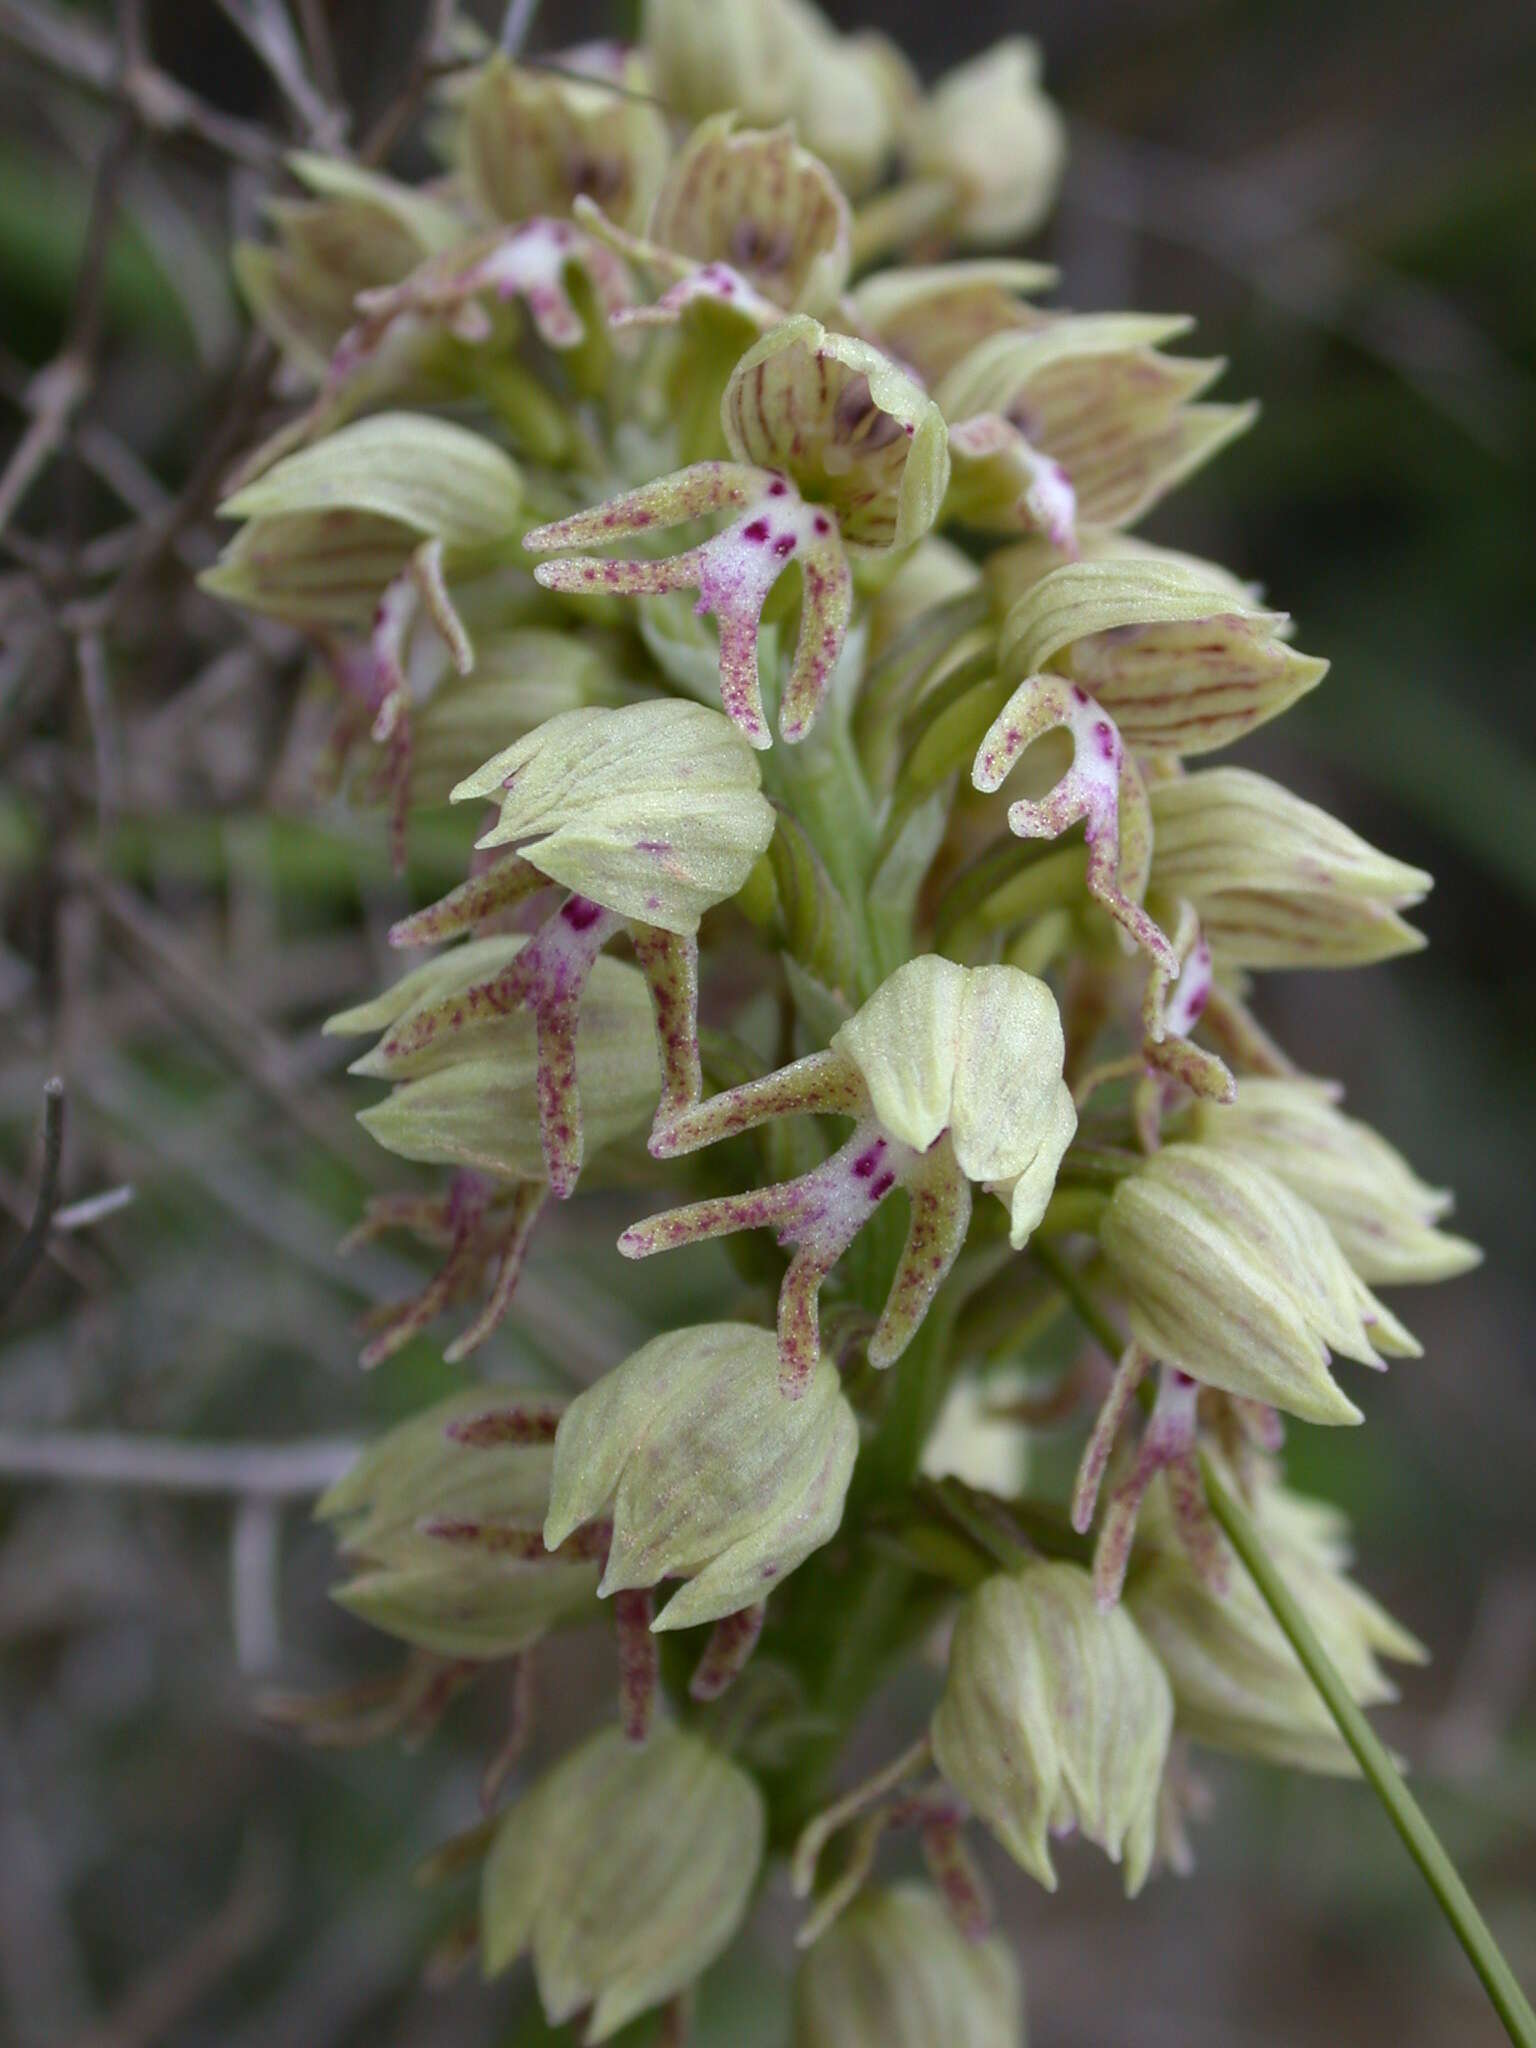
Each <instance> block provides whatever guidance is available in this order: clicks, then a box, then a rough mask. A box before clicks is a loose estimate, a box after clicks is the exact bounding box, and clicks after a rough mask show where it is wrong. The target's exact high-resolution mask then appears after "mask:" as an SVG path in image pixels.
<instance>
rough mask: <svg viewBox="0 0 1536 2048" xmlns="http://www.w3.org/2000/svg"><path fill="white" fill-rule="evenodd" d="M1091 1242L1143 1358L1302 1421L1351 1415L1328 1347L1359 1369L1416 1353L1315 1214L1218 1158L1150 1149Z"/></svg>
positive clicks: (1269, 1178)
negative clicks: (1119, 1295) (1114, 1284)
mask: <svg viewBox="0 0 1536 2048" xmlns="http://www.w3.org/2000/svg"><path fill="white" fill-rule="evenodd" d="M1099 1238H1100V1242H1101V1243H1102V1244H1103V1247H1104V1251H1105V1254H1106V1256H1107V1258H1108V1260H1109V1263H1110V1267H1111V1270H1112V1271H1113V1273H1114V1275H1115V1278H1116V1280H1117V1281H1118V1283H1119V1285H1120V1287H1121V1289H1122V1291H1123V1293H1124V1297H1125V1302H1126V1308H1127V1311H1128V1314H1129V1318H1130V1324H1131V1333H1132V1335H1133V1337H1134V1338H1135V1339H1136V1341H1137V1343H1138V1344H1140V1345H1141V1347H1142V1349H1143V1350H1144V1351H1145V1352H1147V1353H1149V1354H1150V1355H1151V1356H1152V1357H1153V1358H1156V1359H1159V1360H1161V1361H1162V1362H1163V1363H1164V1364H1165V1365H1169V1366H1173V1367H1176V1368H1177V1369H1178V1370H1179V1371H1181V1372H1184V1373H1187V1374H1188V1375H1189V1376H1190V1377H1191V1378H1193V1379H1196V1380H1202V1381H1204V1382H1205V1384H1206V1385H1208V1386H1212V1387H1220V1388H1222V1389H1224V1390H1225V1391H1226V1392H1227V1393H1229V1394H1237V1395H1240V1396H1246V1397H1247V1398H1248V1399H1250V1400H1255V1401H1262V1402H1266V1403H1268V1404H1269V1405H1271V1406H1273V1407H1276V1408H1284V1409H1286V1410H1287V1411H1288V1412H1289V1413H1290V1414H1292V1415H1299V1416H1300V1417H1301V1418H1302V1419H1303V1420H1304V1421H1307V1422H1358V1421H1359V1420H1360V1419H1361V1417H1360V1411H1359V1409H1358V1408H1356V1407H1355V1405H1354V1403H1353V1402H1352V1401H1349V1400H1347V1399H1346V1398H1345V1396H1344V1395H1343V1394H1342V1393H1341V1392H1340V1390H1339V1388H1338V1387H1337V1385H1336V1384H1335V1383H1334V1381H1333V1379H1332V1378H1331V1377H1330V1375H1329V1372H1328V1355H1329V1352H1330V1350H1332V1351H1334V1352H1337V1353H1338V1354H1340V1355H1341V1356H1342V1357H1345V1358H1353V1359H1356V1360H1358V1361H1360V1362H1361V1363H1362V1364H1366V1365H1380V1363H1381V1359H1380V1357H1379V1355H1378V1348H1379V1350H1380V1351H1386V1352H1391V1353H1395V1354H1397V1355H1404V1354H1409V1355H1411V1354H1412V1353H1414V1352H1415V1351H1416V1350H1417V1346H1416V1345H1415V1344H1414V1342H1413V1339H1412V1338H1411V1337H1410V1336H1409V1335H1408V1333H1407V1331H1406V1330H1404V1329H1403V1327H1402V1325H1401V1324H1400V1323H1399V1322H1398V1321H1397V1319H1396V1317H1394V1316H1393V1315H1391V1314H1390V1313H1389V1311H1388V1310H1387V1309H1386V1308H1384V1307H1383V1306H1382V1304H1381V1303H1380V1302H1379V1301H1377V1300H1376V1298H1375V1296H1374V1295H1373V1294H1371V1293H1370V1291H1369V1290H1368V1289H1367V1288H1366V1286H1365V1285H1364V1283H1363V1282H1362V1281H1361V1280H1360V1279H1359V1278H1358V1277H1357V1276H1356V1275H1355V1274H1354V1273H1353V1272H1352V1271H1351V1270H1350V1267H1349V1266H1348V1264H1347V1262H1346V1261H1345V1258H1344V1255H1343V1253H1342V1252H1341V1251H1340V1250H1339V1248H1338V1246H1337V1244H1335V1242H1334V1240H1333V1237H1332V1235H1331V1234H1330V1232H1329V1230H1328V1228H1327V1225H1326V1224H1325V1223H1324V1222H1323V1221H1322V1219H1321V1217H1319V1216H1318V1214H1317V1212H1316V1211H1315V1210H1313V1209H1310V1208H1309V1207H1308V1206H1307V1204H1306V1203H1305V1202H1303V1201H1301V1200H1300V1199H1299V1198H1298V1197H1297V1196H1296V1195H1293V1194H1292V1193H1291V1192H1290V1190H1289V1189H1288V1188H1286V1187H1285V1186H1283V1185H1282V1183H1281V1182H1280V1181H1278V1180H1276V1179H1275V1178H1274V1176H1273V1175H1272V1174H1269V1173H1266V1172H1265V1171H1264V1170H1263V1169H1262V1168H1260V1167H1257V1166H1250V1165H1248V1164H1247V1163H1246V1162H1244V1161H1242V1160H1240V1159H1238V1158H1236V1157H1234V1156H1233V1155H1232V1154H1231V1153H1229V1152H1225V1151H1213V1150H1212V1149H1211V1148H1209V1147H1207V1146H1203V1145H1166V1146H1164V1147H1163V1148H1162V1150H1161V1151H1159V1152H1157V1153H1155V1154H1154V1155H1153V1156H1152V1157H1151V1158H1150V1159H1148V1160H1147V1161H1146V1162H1145V1164H1144V1165H1143V1166H1141V1167H1140V1168H1139V1169H1138V1170H1137V1171H1136V1172H1135V1173H1133V1174H1131V1175H1130V1176H1129V1177H1128V1178H1126V1179H1125V1180H1123V1181H1121V1182H1120V1184H1119V1185H1118V1187H1117V1188H1116V1189H1115V1192H1114V1194H1113V1195H1112V1196H1111V1198H1110V1202H1109V1206H1108V1208H1107V1209H1106V1210H1105V1212H1104V1215H1103V1218H1102V1220H1101V1222H1100V1224H1099Z"/></svg>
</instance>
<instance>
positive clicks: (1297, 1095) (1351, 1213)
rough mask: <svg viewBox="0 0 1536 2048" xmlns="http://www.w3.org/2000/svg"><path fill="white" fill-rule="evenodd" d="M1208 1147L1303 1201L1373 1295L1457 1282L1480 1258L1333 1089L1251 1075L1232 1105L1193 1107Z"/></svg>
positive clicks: (1197, 1130)
mask: <svg viewBox="0 0 1536 2048" xmlns="http://www.w3.org/2000/svg"><path fill="white" fill-rule="evenodd" d="M1194 1134H1195V1136H1196V1137H1197V1138H1198V1139H1199V1141H1200V1143H1201V1144H1202V1145H1204V1146H1208V1147H1214V1148H1215V1149H1216V1150H1217V1151H1220V1152H1230V1153H1232V1154H1233V1155H1235V1156H1236V1157H1238V1158H1241V1159H1246V1160H1249V1161H1250V1162H1251V1163H1252V1164H1254V1165H1255V1166H1262V1167H1264V1168H1265V1169H1266V1170H1267V1171H1268V1172H1270V1173H1272V1174H1273V1175H1274V1176H1275V1178H1276V1179H1277V1180H1280V1181H1283V1182H1284V1183H1285V1185H1286V1186H1287V1187H1288V1188H1289V1189H1290V1190H1291V1191H1292V1193H1293V1194H1297V1195H1300V1196H1301V1198H1302V1199H1303V1201H1306V1202H1309V1203H1310V1204H1311V1206H1312V1207H1313V1208H1314V1209H1315V1210H1316V1211H1317V1213H1318V1214H1319V1215H1320V1216H1321V1217H1322V1219H1323V1221H1324V1222H1325V1223H1326V1224H1327V1225H1328V1228H1329V1229H1330V1230H1331V1231H1332V1232H1333V1235H1334V1237H1335V1239H1336V1240H1337V1242H1338V1246H1339V1249H1340V1250H1341V1251H1342V1252H1343V1254H1344V1256H1345V1258H1347V1259H1348V1260H1349V1263H1350V1264H1351V1265H1352V1266H1353V1267H1354V1269H1355V1271H1356V1272H1357V1273H1358V1274H1359V1276H1360V1278H1361V1279H1362V1280H1364V1281H1366V1282H1367V1283H1368V1284H1369V1285H1371V1286H1373V1287H1382V1286H1403V1285H1406V1284H1408V1283H1411V1282H1427V1281H1431V1280H1450V1279H1453V1278H1454V1277H1455V1276H1456V1275H1457V1274H1458V1273H1465V1272H1469V1271H1470V1270H1471V1268H1472V1267H1473V1266H1475V1265H1476V1264H1477V1263H1478V1261H1479V1259H1480V1258H1481V1257H1482V1254H1481V1253H1480V1252H1479V1251H1478V1249H1477V1246H1476V1245H1473V1244H1468V1243H1467V1241H1466V1239H1465V1238H1460V1237H1452V1236H1451V1235H1449V1233H1447V1232H1446V1231H1443V1230H1437V1229H1436V1228H1435V1225H1436V1224H1437V1223H1438V1222H1439V1221H1440V1219H1441V1218H1442V1217H1443V1216H1444V1215H1445V1214H1446V1213H1447V1211H1448V1210H1449V1209H1450V1207H1451V1203H1452V1197H1451V1195H1450V1194H1449V1193H1448V1192H1447V1191H1446V1190H1444V1189H1442V1188H1432V1187H1428V1186H1426V1184H1425V1183H1424V1182H1423V1181H1421V1180H1420V1179H1419V1177H1418V1175H1417V1174H1416V1173H1415V1172H1414V1171H1413V1169H1412V1167H1410V1166H1409V1164H1408V1162H1407V1160H1406V1159H1404V1157H1403V1156H1402V1154H1401V1153H1400V1152H1398V1151H1396V1150H1395V1149H1394V1148H1393V1147H1392V1146H1391V1145H1389V1144H1388V1143H1387V1141H1386V1139H1385V1138H1383V1137H1381V1136H1379V1135H1378V1133H1377V1132H1375V1131H1373V1130H1372V1129H1371V1127H1370V1125H1369V1124H1363V1123H1359V1122H1357V1121H1356V1119H1355V1118H1353V1117H1348V1116H1345V1115H1344V1113H1343V1111H1342V1110H1341V1109H1340V1108H1339V1107H1338V1091H1337V1090H1336V1089H1334V1088H1333V1087H1331V1086H1330V1085H1329V1083H1327V1082H1326V1081H1309V1080H1280V1079H1266V1078H1265V1077H1263V1076H1260V1075H1252V1076H1245V1077H1244V1079H1243V1082H1242V1085H1241V1087H1240V1088H1239V1089H1238V1091H1237V1096H1236V1099H1235V1101H1233V1102H1232V1103H1230V1104H1227V1105H1222V1104H1220V1103H1216V1102H1201V1103H1197V1104H1196V1106H1195V1113H1194Z"/></svg>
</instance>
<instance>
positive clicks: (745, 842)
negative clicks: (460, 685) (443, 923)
mask: <svg viewBox="0 0 1536 2048" xmlns="http://www.w3.org/2000/svg"><path fill="white" fill-rule="evenodd" d="M453 797H454V801H455V802H456V803H457V802H461V801H463V800H465V799H469V798H482V799H486V798H489V799H490V800H492V801H496V800H498V799H499V801H500V804H501V816H500V819H499V820H498V822H497V823H496V824H495V825H494V826H493V827H492V829H491V830H490V831H489V832H487V833H486V834H485V836H484V837H483V838H482V839H481V840H480V841H479V842H478V844H479V845H480V846H481V847H492V846H508V845H516V846H517V847H518V849H519V852H520V853H521V856H522V858H523V859H524V860H526V861H529V862H531V863H532V864H533V866H534V867H536V868H537V869H538V870H539V872H540V873H541V874H545V875H548V876H549V878H550V879H551V880H552V881H556V882H561V883H563V884H564V885H565V887H566V888H568V889H573V890H575V891H576V892H577V893H578V894H579V895H581V896H585V897H590V898H591V900H592V901H593V902H595V903H600V904H602V905H603V907H604V908H605V909H608V910H615V911H618V912H620V913H621V914H622V915H623V916H625V917H633V918H637V919H639V920H640V922H641V923H643V924H649V925H656V926H659V927H660V928H661V929H662V930H664V931H671V932H682V933H692V932H696V931H697V930H698V928H699V919H700V918H701V917H702V915H703V914H704V912H705V911H706V910H708V909H710V908H711V907H712V906H713V905H714V904H716V903H722V902H724V901H725V899H726V898H727V897H729V896H734V895H735V893H736V891H737V890H738V889H739V888H740V887H741V885H742V883H743V882H745V880H746V879H747V876H748V875H749V874H750V873H751V870H752V864H753V862H754V861H755V860H756V859H757V857H758V855H759V854H761V853H762V851H763V849H764V848H765V847H766V846H767V844H768V842H769V840H770V839H771V838H772V837H773V810H772V807H771V806H770V804H769V803H768V800H767V799H766V797H764V796H763V795H762V793H761V789H760V778H759V774H758V767H757V761H756V759H755V758H754V756H753V753H752V749H751V748H750V747H749V746H748V745H747V743H746V741H745V740H744V739H742V738H741V736H740V734H739V733H738V732H737V731H736V729H735V727H734V726H733V725H732V724H731V723H730V721H729V720H728V719H726V718H723V717H722V716H721V715H720V713H719V712H718V711H710V710H707V709H706V708H705V707H704V706H703V705H702V704H690V703H686V702H683V701H680V700H677V699H653V700H651V701H649V702H646V703H642V704H629V705H625V706H623V707H622V708H621V709H619V710H614V711H609V710H596V709H594V710H583V711H568V712H566V713H564V714H563V715H562V716H560V717H557V718H551V719H548V720H546V722H545V723H544V724H543V725H541V726H539V727H538V728H537V729H536V730H535V731H534V732H531V733H530V734H529V735H528V737H527V738H526V739H523V740H519V741H518V742H517V744H516V745H515V746H512V747H509V748H507V749H506V751H505V752H504V753H500V754H497V755H496V756H495V757H494V758H493V759H492V760H490V761H487V762H486V763H485V765H484V767H482V768H480V769H479V770H478V771H477V772H476V773H475V774H473V775H471V776H469V777H467V778H466V780H465V781H463V782H461V783H460V784H459V786H458V787H457V788H456V789H455V790H454V792H453Z"/></svg>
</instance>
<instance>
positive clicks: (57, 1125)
mask: <svg viewBox="0 0 1536 2048" xmlns="http://www.w3.org/2000/svg"><path fill="white" fill-rule="evenodd" d="M63 1159H64V1083H63V1082H62V1081H61V1080H60V1079H59V1077H58V1075H57V1074H55V1075H54V1076H53V1078H52V1079H51V1080H50V1081H46V1082H44V1084H43V1169H42V1173H41V1174H40V1176H39V1178H38V1183H37V1196H36V1199H35V1200H34V1202H33V1204H32V1220H31V1221H30V1222H29V1223H28V1225H27V1227H26V1229H25V1231H23V1233H22V1238H21V1242H20V1244H18V1245H16V1246H14V1247H13V1249H12V1251H11V1254H10V1257H9V1258H8V1259H7V1260H6V1262H5V1264H4V1265H3V1266H0V1314H3V1313H4V1311H5V1310H6V1309H7V1308H9V1306H10V1304H11V1303H12V1302H13V1301H14V1300H15V1298H16V1296H17V1295H18V1294H19V1293H20V1292H21V1290H22V1288H23V1287H24V1286H25V1285H26V1283H27V1281H28V1279H29V1278H30V1277H31V1274H32V1268H33V1267H34V1266H35V1265H36V1264H37V1262H38V1260H39V1259H40V1258H41V1257H42V1255H43V1247H44V1246H45V1245H46V1244H47V1242H48V1232H49V1229H50V1228H51V1226H52V1223H53V1212H54V1210H55V1209H56V1208H57V1207H58V1203H59V1169H60V1166H61V1165H62V1163H63Z"/></svg>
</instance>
